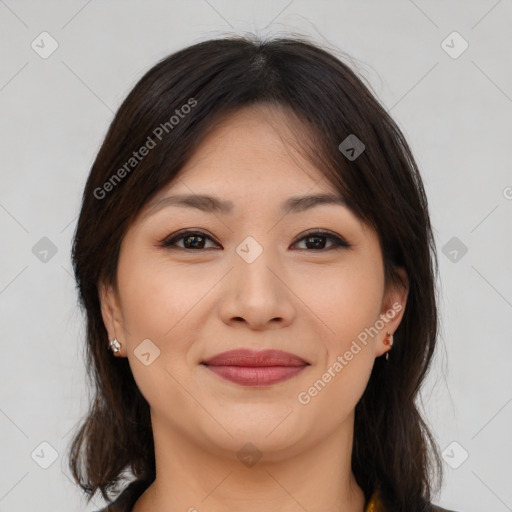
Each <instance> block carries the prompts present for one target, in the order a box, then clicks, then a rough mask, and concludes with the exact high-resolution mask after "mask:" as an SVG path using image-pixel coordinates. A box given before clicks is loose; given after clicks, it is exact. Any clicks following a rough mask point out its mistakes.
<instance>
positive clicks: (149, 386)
mask: <svg viewBox="0 0 512 512" xmlns="http://www.w3.org/2000/svg"><path fill="white" fill-rule="evenodd" d="M289 134H290V132H289V131H288V130H287V127H286V117H285V114H284V113H283V112H282V111H280V110H269V109H262V108H245V109H243V110H240V111H238V112H237V113H236V114H234V115H232V116H230V117H228V118H227V119H226V120H225V121H224V122H223V123H222V124H221V125H219V127H218V128H216V129H215V130H214V131H212V132H211V134H210V135H209V136H208V137H207V138H206V139H205V140H204V142H203V143H202V145H201V146H200V147H199V149H198V151H197V152H196V153H195V154H194V156H193V157H192V159H191V160H190V161H189V162H188V163H187V165H186V166H185V167H184V168H183V170H182V171H181V173H180V175H179V176H178V178H177V179H176V180H175V181H174V182H172V183H171V184H170V185H169V186H168V187H167V188H165V189H162V190H161V191H159V193H158V195H157V196H156V197H155V199H154V200H152V201H151V202H150V204H148V205H146V207H145V209H144V210H143V211H142V212H141V214H140V215H139V216H138V218H137V220H136V221H135V223H134V224H133V225H132V226H131V228H130V229H129V231H128V232H127V234H126V236H125V238H124V240H123V244H122V247H121V253H120V258H119V263H118V290H117V291H114V290H113V289H111V288H101V295H100V296H101V299H102V312H103V318H104V321H105V325H106V326H107V329H108V333H109V337H110V339H113V338H114V337H117V339H118V340H119V341H120V342H121V343H122V347H123V348H122V352H121V355H122V356H125V357H128V360H129V363H130V367H131V370H132V372H133V375H134V378H135V380H136V382H137V385H138V386H139V388H140V391H141V393H142V394H143V395H144V397H145V398H146V400H147V401H148V403H149V405H150V407H151V413H152V421H153V429H154V430H155V429H158V431H159V433H165V435H166V436H168V437H170V438H172V439H174V440H175V441H176V442H180V443H187V444H192V445H196V446H197V447H200V448H201V449H206V450H208V451H209V452H211V453H216V454H221V453H222V454H224V455H226V454H229V456H230V457H234V456H235V454H236V453H238V452H239V450H240V449H242V448H243V447H244V445H246V443H251V445H248V447H246V448H245V450H249V451H251V450H256V449H257V450H259V451H260V452H262V453H263V454H264V455H266V456H267V458H268V459H272V458H274V459H279V458H281V457H286V456H289V455H291V454H294V453H295V454H296V453H300V452H301V451H304V450H306V449H307V448H308V447H313V446H315V445H317V444H318V443H319V441H321V440H323V439H326V438H327V437H328V436H331V435H333V434H336V433H337V432H341V431H343V430H345V432H347V431H349V430H350V428H352V425H353V411H354V407H355V405H356V403H357V402H358V400H359V399H360V397H361V395H362V393H363V391H364V389H365V387H366V385H367V382H368V379H369V377H370V373H371V371H372V367H373V364H374V360H375V358H376V357H378V356H381V355H382V354H384V353H385V352H386V351H387V350H388V346H387V345H386V344H385V342H384V340H385V337H386V332H387V331H389V332H391V333H393V332H394V331H395V330H396V329H397V327H398V324H399V322H400V319H401V317H402V315H403V310H404V307H405V300H406V292H405V291H404V290H403V289H400V288H396V289H389V290H385V289H384V268H383V261H382V255H381V249H380V245H379V241H378V238H377V235H376V233H375V232H374V231H373V230H371V229H370V227H368V226H366V225H363V224H361V223H360V221H359V220H358V219H357V218H356V217H355V216H354V214H353V213H352V212H351V211H350V210H349V209H348V208H347V207H345V206H344V205H343V204H341V203H331V202H317V201H314V200H305V199H301V200H300V201H298V200H291V199H290V198H304V197H306V196H312V195H316V194H329V195H338V194H337V191H336V189H335V188H334V187H332V186H331V185H330V184H328V183H327V182H326V180H325V179H324V178H323V175H322V174H321V173H320V171H319V170H318V169H315V168H314V167H313V166H312V165H311V164H309V163H308V162H306V161H305V160H303V159H302V158H300V157H299V156H298V155H297V154H295V153H294V152H293V150H292V149H291V148H290V147H288V146H286V145H285V144H284V143H283V140H282V137H283V136H284V137H287V136H289ZM176 196H181V197H182V199H183V197H184V196H187V199H186V200H183V201H181V202H178V201H177V200H171V199H170V198H171V197H176ZM202 196H211V197H213V198H215V199H214V201H209V200H207V199H204V198H202ZM221 205H224V206H226V208H225V209H224V207H221ZM325 231H328V234H325V233H322V234H320V233H319V234H315V233H318V232H325ZM178 232H180V233H179V235H181V238H178ZM187 232H191V233H187ZM331 237H332V238H331ZM173 238H175V240H174V242H173V243H172V245H171V244H170V243H169V245H168V246H164V243H163V241H164V240H167V241H169V242H170V241H171V239H173ZM343 241H345V242H346V243H348V244H350V246H349V247H346V246H344V245H343ZM340 243H341V245H339V244H340ZM233 350H250V351H255V352H259V351H263V350H276V351H284V352H286V353H288V357H281V356H283V354H275V353H274V354H273V355H272V354H270V357H267V358H265V357H259V358H258V357H251V356H250V355H249V356H248V357H241V356H240V354H238V355H237V354H234V357H232V358H229V357H225V358H222V357H221V358H220V359H217V361H216V362H215V360H212V358H214V356H217V355H219V354H222V353H225V352H228V351H233ZM290 354H291V355H292V356H290ZM228 356H229V354H228ZM206 361H210V362H211V363H212V364H210V365H206V364H204V363H205V362H206ZM216 364H217V365H216ZM237 365H238V366H237ZM251 365H252V366H251ZM254 365H256V366H254ZM272 365H277V366H272ZM347 429H348V430H347ZM241 453H244V452H243V450H242V452H240V454H239V456H241Z"/></svg>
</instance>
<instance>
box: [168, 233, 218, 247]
mask: <svg viewBox="0 0 512 512" xmlns="http://www.w3.org/2000/svg"><path fill="white" fill-rule="evenodd" d="M181 240H183V243H184V246H179V245H177V242H179V241H181ZM206 240H212V238H210V237H209V236H207V235H205V234H204V233H201V232H200V231H182V232H181V233H180V234H178V235H174V236H173V235H171V238H167V239H165V240H164V241H163V242H161V243H160V245H161V246H162V247H168V248H174V247H177V248H178V249H191V250H196V249H204V248H205V241H206Z"/></svg>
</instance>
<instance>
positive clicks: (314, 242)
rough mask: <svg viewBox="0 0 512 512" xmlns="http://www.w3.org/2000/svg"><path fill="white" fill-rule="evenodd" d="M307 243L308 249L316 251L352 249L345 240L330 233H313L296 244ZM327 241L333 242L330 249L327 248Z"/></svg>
mask: <svg viewBox="0 0 512 512" xmlns="http://www.w3.org/2000/svg"><path fill="white" fill-rule="evenodd" d="M303 240H304V241H305V242H306V246H307V248H308V249H313V250H315V251H319V250H320V251H322V250H324V251H330V250H333V249H350V247H352V245H351V244H349V243H348V242H347V241H346V240H345V239H344V238H342V237H340V236H337V235H334V234H333V233H331V232H329V231H311V232H309V233H308V234H306V236H303V237H301V238H299V240H298V241H297V242H296V243H299V242H302V241H303ZM326 240H331V242H332V245H331V246H330V247H327V248H326V247H325V242H326Z"/></svg>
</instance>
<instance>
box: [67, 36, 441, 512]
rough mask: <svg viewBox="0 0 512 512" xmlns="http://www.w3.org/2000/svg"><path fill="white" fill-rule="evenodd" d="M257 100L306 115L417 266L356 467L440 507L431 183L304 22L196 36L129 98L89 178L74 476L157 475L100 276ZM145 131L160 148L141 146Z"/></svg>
mask: <svg viewBox="0 0 512 512" xmlns="http://www.w3.org/2000/svg"><path fill="white" fill-rule="evenodd" d="M185 105H188V106H189V107H188V108H185ZM249 105H270V106H274V107H281V108H284V109H286V110H287V111H289V112H290V113H292V114H293V115H295V116H297V118H298V119H300V121H301V126H302V128H303V129H304V133H307V134H308V137H306V136H304V135H303V136H302V138H301V145H302V147H303V148H305V151H306V154H307V155H308V157H309V158H310V160H311V161H312V162H314V163H315V165H317V166H318V168H319V169H320V170H321V171H322V173H323V174H324V175H325V178H326V179H327V180H329V181H330V182H331V183H332V184H334V185H335V186H336V188H337V189H338V190H339V191H340V193H341V194H343V196H344V198H345V200H346V201H347V203H348V205H349V207H350V208H351V209H352V211H353V212H354V213H355V214H356V215H357V216H358V217H359V218H360V219H361V220H362V221H363V222H365V223H367V224H368V225H370V226H372V227H373V228H374V229H375V230H376V232H377V234H378V237H379V240H380V243H381V247H382V253H383V261H384V268H385V277H386V284H388V283H391V282H395V283H396V282H399V276H398V274H397V273H396V272H395V269H396V267H398V266H400V267H403V268H404V269H405V270H406V272H407V275H408V280H409V293H408V300H407V306H406V308H405V312H404V316H403V319H402V322H401V324H400V326H399V328H398V329H397V331H396V332H395V344H394V347H393V350H392V352H391V357H390V359H389V361H386V360H384V358H383V357H380V358H377V360H376V361H375V365H374V368H373V372H372V374H371V377H370V380H369V383H368V385H367V388H366V390H365V392H364V394H363V396H362V397H361V399H360V401H359V402H358V403H357V405H356V408H355V425H354V446H353V453H352V468H353V472H354V475H355V477H356V479H357V482H358V484H359V485H360V486H361V488H362V490H363V491H364V493H365V496H366V499H367V500H368V499H369V497H370V495H371V494H372V492H373V491H374V490H375V489H377V488H379V489H380V492H381V497H382V500H383V502H384V505H385V506H387V507H388V508H389V510H393V511H395V512H420V511H427V510H430V503H431V498H432V495H433V494H432V493H433V490H434V484H433V482H434V476H437V477H438V487H437V488H436V492H437V490H438V488H440V484H441V481H442V464H441V459H440V457H439V454H438V451H437V446H436V443H435V441H434V438H433V436H432V434H431V432H430V431H429V429H428V427H427V425H426V423H425V421H424V420H423V418H422V415H421V414H420V412H419V409H418V408H417V404H416V400H417V394H418V392H419V390H420V386H421V384H422V382H423V380H424V378H425V376H426V373H427V370H428V368H429V366H430V363H431V359H432V356H433V353H434V348H435V344H436V339H437V334H438V316H437V290H436V289H435V280H436V276H437V273H438V263H437V256H436V251H435V244H434V239H433V235H432V231H431V225H430V220H429V214H428V204H427V199H426V195H425V191H424V188H423V184H422V180H421V177H420V174H419V171H418V168H417V165H416V163H415V161H414V158H413V156H412V154H411V151H410V148H409V146H408V144H407V142H406V141H405V139H404V136H403V135H402V133H401V131H400V129H399V128H398V126H397V125H396V124H395V122H394V121H393V120H392V118H391V117H390V116H389V115H388V113H387V112H386V110H385V109H384V108H383V107H382V106H381V105H380V103H379V102H378V101H377V99H376V98H375V97H374V95H372V93H370V90H369V88H368V87H367V86H365V85H364V84H363V82H362V80H361V78H359V77H358V76H357V75H356V74H355V73H354V72H353V71H352V70H351V69H350V67H349V66H348V65H347V64H345V63H344V62H343V60H342V58H341V57H338V56H336V55H335V52H334V51H332V50H330V51H329V50H326V49H324V48H322V47H320V46H319V45H317V44H315V43H312V42H310V41H308V40H307V39H305V38H303V37H288V38H275V39H269V40H261V39H257V38H256V37H251V36H246V37H241V36H232V37H226V38H220V39H214V40H208V41H205V42H201V43H198V44H195V45H193V46H190V47H188V48H185V49H183V50H180V51H178V52H177V53H174V54H172V55H170V56H168V57H166V58H164V59H163V60H161V61H160V62H158V63H157V64H156V65H155V66H154V67H152V68H151V69H150V70H149V71H147V73H146V74H145V75H144V76H143V77H142V78H141V79H140V80H139V81H138V83H137V84H136V85H135V87H134V88H133V89H132V90H131V92H130V93H129V94H128V96H127V97H126V99H125V100H124V102H123V103H122V105H121V106H120V108H119V109H118V111H117V113H116V115H115V117H114V119H113V121H112V123H111V125H110V127H109V129H108V132H107V134H106V137H105V139H104V142H103V144H102V146H101V148H100V150H99V153H98V155H97V157H96V160H95V161H94V164H93V166H92V169H91V172H90V175H89V177H88V180H87V183H86V186H85V190H84V194H83V201H82V207H81V212H80V217H79V220H78V224H77V227H76V231H75V235H74V241H73V248H72V261H73V268H74V272H75V277H76V281H77V288H78V292H79V299H80V305H81V307H82V308H83V311H84V313H85V316H86V322H87V324H86V328H87V339H86V357H87V368H88V372H89V378H90V381H91V384H92V386H93V389H94V396H93V398H92V400H91V404H90V409H89V411H88V414H87V416H86V417H85V419H84V420H83V422H82V423H81V424H80V428H79V430H78V431H77V432H76V433H75V436H74V438H73V439H72V442H71V446H70V453H69V466H70V468H71V471H72V474H73V477H74V478H75V480H76V482H77V483H78V485H79V486H80V487H81V488H82V489H83V490H84V491H85V493H86V494H87V495H88V501H90V499H91V498H92V497H93V496H94V494H95V493H96V492H97V491H98V490H99V491H101V494H102V496H103V497H104V498H105V499H106V500H111V499H112V493H117V492H118V490H119V489H118V486H119V484H120V483H121V479H122V477H124V476H125V475H126V472H128V473H129V472H130V471H131V474H132V476H135V477H136V478H138V479H141V480H145V481H147V483H148V485H149V484H150V483H151V482H152V481H153V480H154V478H155V454H154V445H153V435H152V430H151V423H150V411H149V405H148V403H147V402H146V400H145V398H144V397H143V396H142V394H141V393H140V391H139V389H138V387H137V385H136V383H135V381H134V379H133V376H132V373H131V371H130V367H129V364H128V360H127V359H126V358H116V357H113V356H112V354H111V353H110V352H109V351H108V350H107V347H108V336H107V331H106V329H105V326H104V324H103V321H102V316H101V309H100V301H99V295H98V284H99V283H100V282H103V283H106V284H112V285H114V286H116V285H117V281H116V274H117V262H118V256H119V249H120V246H121V242H122V239H123V236H124V234H125V233H126V231H127V229H128V228H129V226H130V224H131V223H132V222H133V220H134V219H135V217H136V215H137V214H138V213H139V212H140V211H141V209H142V208H143V207H144V205H145V204H146V203H147V202H148V201H149V200H150V199H151V198H152V196H153V195H154V194H155V193H156V192H158V191H159V190H160V189H162V187H164V186H165V185H167V184H169V183H170V181H171V180H173V178H175V177H176V175H177V173H178V172H179V170H180V169H181V168H182V166H183V165H184V163H185V162H186V161H187V159H188V158H189V157H190V156H191V155H192V153H193V152H194V150H195V148H197V146H198V144H199V143H200V142H201V140H202V138H203V137H204V136H205V134H206V133H207V132H208V131H209V130H211V128H212V126H214V125H215V123H216V122H217V121H219V120H222V118H224V117H225V116H226V115H227V114H228V113H230V112H234V111H236V110H237V109H240V108H242V107H245V106H249ZM173 116H174V119H173ZM178 117H179V120H178ZM158 127H159V128H160V130H158V129H157V128H158ZM352 134H353V135H355V136H357V138H358V139H360V140H361V141H362V142H363V143H364V145H365V149H364V151H363V153H362V154H360V155H359V156H358V157H357V158H356V159H354V160H351V159H348V158H347V156H346V154H343V153H342V151H341V150H340V149H339V145H340V143H341V142H342V141H344V140H345V139H346V138H347V137H348V136H349V135H352ZM144 145H146V147H148V146H152V149H151V150H150V151H149V152H146V155H145V156H144V157H143V158H141V159H140V160H139V159H138V160H137V161H136V162H135V161H133V160H131V158H133V152H134V151H137V150H138V149H139V148H141V147H142V146H144ZM122 169H124V171H122Z"/></svg>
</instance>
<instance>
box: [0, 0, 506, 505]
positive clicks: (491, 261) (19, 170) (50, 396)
mask: <svg viewBox="0 0 512 512" xmlns="http://www.w3.org/2000/svg"><path fill="white" fill-rule="evenodd" d="M511 26H512V3H511V1H510V0H508V1H507V0H502V1H495V0H485V1H464V2H463V1H449V2H448V1H420V0H416V1H415V2H413V1H411V0H400V1H398V0H397V1H387V2H383V1H359V2H356V1H350V2H349V1H323V2H320V1H313V0H295V1H290V0H272V1H270V0H258V1H238V2H237V1H235V0H208V1H206V0H191V1H189V2H184V1H183V2H178V1H167V2H164V1H147V2H142V1H139V2H136V1H110V2H102V1H100V0H92V1H85V0H81V1H67V2H64V1H62V2H55V1H53V2H50V1H45V2H38V1H34V0H31V1H16V0H5V1H2V0H0V42H1V44H0V54H1V57H0V62H1V67H0V109H1V114H0V140H1V149H2V151H1V154H0V169H1V170H0V172H1V181H0V226H1V237H2V247H3V250H2V251H1V252H0V308H1V315H2V317H1V324H0V325H1V329H2V330H1V342H2V357H1V358H0V372H1V382H2V385H1V388H0V432H1V436H0V450H1V457H0V459H1V467H0V511H1V512H14V511H27V510H38V511H40V512H45V511H54V510H66V511H81V510H88V511H89V510H94V509H97V508H99V507H100V506H102V505H103V502H102V501H101V500H100V499H96V500H95V502H94V503H93V504H91V505H89V506H88V507H86V506H85V504H84V502H83V501H81V497H80V493H79V492H78V489H77V487H75V486H74V485H73V484H72V483H71V481H70V479H69V475H68V471H67V460H66V459H65V456H66V453H65V450H66V448H67V445H68V442H69V440H70V438H71V430H72V429H73V428H74V427H75V426H76V423H77V421H78V420H79V418H80V416H81V415H82V414H84V413H85V411H86V405H87V400H88V395H87V388H86V379H85V373H84V365H83V360H82V343H83V335H84V328H83V322H82V317H81V314H80V311H79V310H78V308H77V306H76V295H75V291H74V281H73V277H72V274H71V265H70V244H71V237H72V234H73V230H74V227H75V222H76V218H77V214H78V211H79V205H80V198H81V194H82V189H83V186H84V184H85V179H86V176H87V174H88V172H89V169H90V166H91V164H92V162H93V160H94V158H95V155H96V152H97V150H98V149H99V146H100V143H101V141H102V139H103V137H104V135H105V133H106V129H107V127H108V125H109V123H110V121H111V119H112V117H113V113H114V112H115V111H116V109H117V108H118V106H119V104H120V102H121V101H122V99H123V98H124V97H125V95H126V94H127V93H128V91H129V90H130V89H131V88H132V87H133V86H134V85H135V83H136V81H137V80H138V79H139V78H140V77H141V76H142V74H143V73H144V72H145V71H146V70H147V69H149V68H150V67H151V66H153V65H154V64H155V63H156V62H157V60H159V59H160V58H162V57H164V56H165V55H167V54H168V53H170V52H173V51H175V50H178V49H180V48H182V47H183V46H186V45H189V44H192V43H195V42H198V41H200V40H204V39H207V38H210V37H214V36H219V35H224V34H227V33H232V32H237V33H243V32H245V31H251V32H256V33H258V34H260V35H272V34H273V35H276V34H287V33H289V32H299V33H301V34H306V35H308V34H309V35H311V36H313V37H314V38H315V39H316V40H318V41H319V42H327V43H329V44H330V45H332V46H334V47H337V48H339V49H340V50H343V51H346V52H348V53H349V54H350V55H352V56H353V57H354V65H355V66H357V69H358V71H359V72H360V73H362V74H363V76H365V77H366V78H367V79H368V80H369V82H370V83H371V84H372V87H373V89H374V91H375V93H376V94H377V95H378V97H379V98H380V99H381V101H382V102H383V104H384V105H385V106H386V107H387V108H388V109H389V110H390V112H391V114H392V115H393V117H394V118H395V119H396V120H397V122H398V124H399V126H400V127H401V129H402V130H403V131H404V134H405V136H406V138H407V139H408V141H409V143H410V145H411V147H412V150H413V152H414V154H415V157H416V158H417V161H418V164H419V166H420V168H421V171H422V175H423V177H424V181H425V186H426V189H427V194H428V197H429V201H430V208H431V217H432V222H433V226H434V230H435V236H436V242H437V244H438V250H439V257H440V270H441V283H440V287H441V288H440V289H441V295H442V297H441V303H440V309H441V316H442V333H441V337H440V346H439V349H440V350H439V352H438V354H437V358H436V361H435V365H434V368H433V371H432V373H431V375H430V377H429V380H428V385H427V386H426V387H425V390H424V392H423V398H424V403H425V413H426V416H427V418H428V420H429V422H430V424H431V425H432V428H433V431H434V433H435V435H436V437H437V440H438V443H439V445H440V447H441V449H442V450H445V449H446V448H448V449H447V450H446V451H445V459H446V462H445V468H446V480H445V485H444V488H443V491H442V493H441V494H440V495H439V496H438V499H437V503H438V504H440V505H442V506H444V507H446V508H454V509H455V510H460V511H461V512H471V511H474V512H476V511H479V512H482V511H489V510H492V511H493V512H501V511H506V510H509V511H510V510H512V487H511V486H510V483H511V481H512V478H511V477H512V471H511V469H510V461H511V460H512V442H511V437H510V432H511V424H512V376H511V370H510V367H511V362H512V357H511V356H512V339H511V335H510V319H511V313H512V279H511V252H512V238H511V232H512V230H511V227H512V222H511V214H512V200H511V199H512V172H511V169H512V168H511V163H510V162H511V160H510V149H511V143H512V137H511V135H512V133H511V132H512V130H511V119H512V99H511V97H512V69H511V61H512V59H511V50H512V35H511V32H510V27H511ZM43 31H47V32H48V33H49V34H51V36H52V37H53V38H54V39H55V40H56V41H57V42H58V48H57V50H56V51H55V52H54V53H53V54H52V55H51V56H49V57H48V58H47V59H43V58H42V57H41V56H40V55H39V54H38V53H36V51H34V50H33V49H32V48H31V43H32V42H33V41H35V43H34V44H39V46H40V47H42V46H43V44H44V45H45V48H46V49H48V48H49V44H48V41H49V40H48V39H46V40H45V43H41V37H42V36H40V34H41V32H43ZM453 31H457V32H458V33H459V34H460V35H461V36H462V37H463V38H464V40H466V41H467V42H468V44H469V47H468V49H467V50H466V51H465V52H464V53H462V54H461V55H460V56H458V57H457V58H453V57H452V56H450V55H449V54H448V53H447V52H446V51H445V48H446V45H448V46H452V47H453V48H452V49H451V50H450V51H452V53H453V52H457V51H458V50H460V48H462V46H461V42H460V41H457V40H456V39H455V40H453V36H451V38H448V40H447V41H446V42H445V43H443V41H444V40H446V38H447V36H449V35H450V34H451V33H452V32H453ZM452 40H453V42H452ZM41 50H42V49H41ZM41 50H40V51H41ZM43 237H48V238H49V239H50V240H51V241H52V242H53V244H55V246H56V248H57V253H56V254H55V255H54V256H53V257H51V258H50V255H51V253H50V254H49V255H48V256H47V261H46V262H44V261H41V260H40V258H39V257H36V254H34V253H33V251H32V248H33V247H34V245H35V244H36V243H37V242H38V241H39V240H40V239H41V238H43ZM453 237H456V238H457V239H458V240H459V242H456V243H458V244H459V246H460V247H461V245H460V244H464V246H466V247H467V253H466V254H464V255H462V253H461V252H460V250H459V249H457V248H456V247H455V246H454V247H455V250H456V251H458V252H457V257H456V258H455V261H454V256H455V253H453V252H452V253H451V254H450V253H449V250H452V249H453V248H452V247H451V246H450V245H448V248H447V249H446V250H445V252H446V253H447V255H445V254H444V253H443V250H442V249H443V247H445V246H446V244H448V243H449V242H450V240H452V238H453ZM453 243H454V242H453V241H452V242H450V244H453ZM448 249H449V250H448ZM105 250H108V247H105ZM40 257H43V255H41V254H40ZM42 442H46V443H49V444H50V445H51V446H52V447H54V449H55V450H56V451H57V454H58V456H57V459H56V460H55V462H54V463H53V464H51V465H50V466H49V467H48V469H43V468H42V467H40V464H44V463H45V462H46V463H49V462H51V450H50V449H49V448H48V446H47V445H43V446H41V445H40V444H41V443H42ZM453 442H456V443H458V444H456V445H451V443H453ZM450 445H451V446H450ZM465 452H467V453H468V454H469V457H468V458H467V460H465V461H464V462H463V463H462V464H460V463H461V461H462V460H463V457H464V454H465ZM31 454H33V458H32V456H31ZM35 461H37V462H38V463H36V462H35ZM457 464H460V466H459V467H458V468H457V469H453V466H456V465H457Z"/></svg>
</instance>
